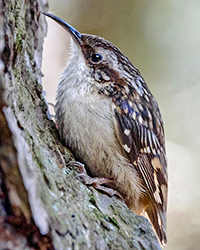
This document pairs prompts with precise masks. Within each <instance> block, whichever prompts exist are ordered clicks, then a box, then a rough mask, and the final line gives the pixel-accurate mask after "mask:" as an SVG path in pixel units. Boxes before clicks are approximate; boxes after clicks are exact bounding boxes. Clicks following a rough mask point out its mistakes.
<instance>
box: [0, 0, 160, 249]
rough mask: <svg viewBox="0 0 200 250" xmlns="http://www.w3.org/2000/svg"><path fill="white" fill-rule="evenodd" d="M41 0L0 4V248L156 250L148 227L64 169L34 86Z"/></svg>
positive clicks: (42, 25) (64, 155)
mask: <svg viewBox="0 0 200 250" xmlns="http://www.w3.org/2000/svg"><path fill="white" fill-rule="evenodd" d="M42 11H45V12H46V11H48V4H47V2H46V0H29V1H25V0H0V249H21V250H23V249H58V250H69V249H81V250H84V249H96V250H97V249H99V250H104V249H105V250H106V249H148V250H149V249H154V250H156V249H160V246H159V243H158V241H157V238H156V236H155V234H154V232H153V231H152V229H151V225H150V223H149V222H148V221H147V220H146V219H145V218H143V217H141V216H137V215H135V214H134V213H133V212H131V211H130V210H129V209H128V208H127V207H126V205H125V204H124V203H123V202H122V201H120V200H119V199H117V198H115V197H112V198H110V197H108V196H107V195H104V194H101V193H99V192H97V191H96V190H95V189H93V188H92V187H90V188H89V187H86V186H85V185H83V184H82V182H81V180H80V179H79V178H77V177H76V174H77V169H76V168H75V167H74V168H70V167H68V163H69V162H70V161H72V160H74V158H73V155H72V153H71V152H70V151H69V150H68V149H66V148H65V147H64V146H63V145H62V144H61V142H60V140H59V135H58V131H57V129H56V127H55V124H54V122H53V121H52V120H51V119H50V116H49V114H48V110H47V105H46V102H45V99H44V97H43V90H42V85H41V77H42V73H41V61H42V45H43V39H44V36H45V34H46V31H47V27H46V22H45V18H44V16H43V15H42V14H41V12H42Z"/></svg>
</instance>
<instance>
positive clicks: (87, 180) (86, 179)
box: [70, 161, 123, 200]
mask: <svg viewBox="0 0 200 250" xmlns="http://www.w3.org/2000/svg"><path fill="white" fill-rule="evenodd" d="M70 165H72V166H76V167H78V168H79V171H80V174H77V177H81V178H82V179H83V183H84V184H85V185H92V186H93V187H94V188H95V189H97V190H99V191H102V192H104V193H106V194H108V195H109V196H114V195H116V196H118V197H119V198H120V199H122V200H123V197H122V195H121V194H120V193H119V192H118V191H117V190H115V189H112V188H110V187H105V186H102V184H108V185H109V184H111V185H112V184H114V183H115V182H114V180H112V179H109V178H100V177H91V176H89V175H88V174H87V171H86V169H85V166H84V164H82V163H80V162H78V161H75V162H72V163H70Z"/></svg>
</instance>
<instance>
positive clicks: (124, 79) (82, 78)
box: [48, 14, 167, 244]
mask: <svg viewBox="0 0 200 250" xmlns="http://www.w3.org/2000/svg"><path fill="white" fill-rule="evenodd" d="M48 16H50V17H51V18H53V19H54V20H56V21H57V22H58V23H60V24H61V25H62V26H63V27H64V28H65V29H66V30H68V31H69V32H70V34H71V35H72V39H71V42H72V43H71V45H72V46H71V55H70V59H69V61H68V65H67V67H66V69H65V70H64V72H63V74H62V77H61V81H60V83H59V88H58V92H57V103H56V107H55V109H56V121H57V126H58V129H59V132H60V135H61V138H62V140H63V142H64V144H65V145H66V146H68V147H69V148H70V149H71V150H72V152H73V153H74V155H75V157H76V159H77V160H79V161H80V162H82V163H84V164H85V165H86V168H87V170H88V171H89V173H90V175H91V176H92V177H103V178H109V179H111V180H113V182H112V184H110V185H109V183H107V184H106V185H107V186H108V187H111V188H113V189H116V190H117V191H118V192H119V193H120V194H121V196H122V197H123V199H124V201H125V203H126V204H127V206H128V207H129V208H130V209H132V210H133V211H134V212H135V213H137V214H146V215H147V217H148V218H149V219H150V221H151V222H152V224H153V226H154V228H155V231H156V233H157V235H158V238H159V239H160V242H161V243H162V244H165V243H166V209H167V208H166V206H167V163H166V153H165V139H164V129H163V121H162V117H161V114H160V111H159V108H158V105H157V102H156V100H155V98H154V97H153V96H152V94H151V93H150V91H149V89H148V87H147V85H146V83H145V81H144V80H143V78H142V77H141V75H140V72H139V71H138V70H137V69H136V68H135V67H134V66H133V65H132V64H131V62H130V61H129V60H128V58H127V57H125V56H124V55H123V53H122V52H121V51H120V50H119V49H118V48H117V47H115V46H114V45H113V44H111V43H110V42H108V41H106V40H104V39H103V38H100V37H96V36H92V35H85V34H80V33H79V32H78V31H76V30H75V29H73V28H72V27H71V26H69V25H68V24H66V23H64V22H63V21H62V20H60V19H58V18H57V17H55V16H52V15H49V14H48Z"/></svg>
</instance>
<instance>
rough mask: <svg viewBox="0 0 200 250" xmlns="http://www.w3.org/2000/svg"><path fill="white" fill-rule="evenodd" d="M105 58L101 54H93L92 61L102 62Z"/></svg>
mask: <svg viewBox="0 0 200 250" xmlns="http://www.w3.org/2000/svg"><path fill="white" fill-rule="evenodd" d="M102 59H103V57H102V55H101V54H98V53H96V54H92V61H93V62H100V61H101V60H102Z"/></svg>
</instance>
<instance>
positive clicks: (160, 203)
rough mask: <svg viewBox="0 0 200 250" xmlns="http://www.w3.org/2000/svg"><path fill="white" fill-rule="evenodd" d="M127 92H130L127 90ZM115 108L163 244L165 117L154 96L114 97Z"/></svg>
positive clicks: (117, 127)
mask: <svg viewBox="0 0 200 250" xmlns="http://www.w3.org/2000/svg"><path fill="white" fill-rule="evenodd" d="M126 93H127V91H126ZM112 101H113V102H112V110H113V113H114V124H115V132H116V135H117V138H118V140H119V142H120V144H121V146H122V148H123V149H124V151H125V152H126V154H127V158H128V159H129V160H130V162H131V163H132V164H133V166H134V167H135V169H136V170H137V172H138V175H139V176H140V177H141V178H142V180H143V183H144V186H145V189H146V192H147V194H148V195H149V197H150V205H149V206H148V207H147V209H146V212H147V214H148V217H149V219H150V220H151V222H152V224H153V226H154V228H155V230H156V232H157V234H158V237H159V239H160V241H161V243H162V244H165V243H166V205H167V163H166V154H165V141H164V130H163V122H162V117H161V114H160V111H159V108H158V105H157V102H156V100H155V99H154V97H153V96H152V95H151V94H150V92H149V94H148V93H147V92H146V93H143V95H142V96H136V93H133V92H132V90H131V87H130V86H129V94H124V95H123V94H122V92H119V93H118V94H116V95H114V96H113V99H112Z"/></svg>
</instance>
